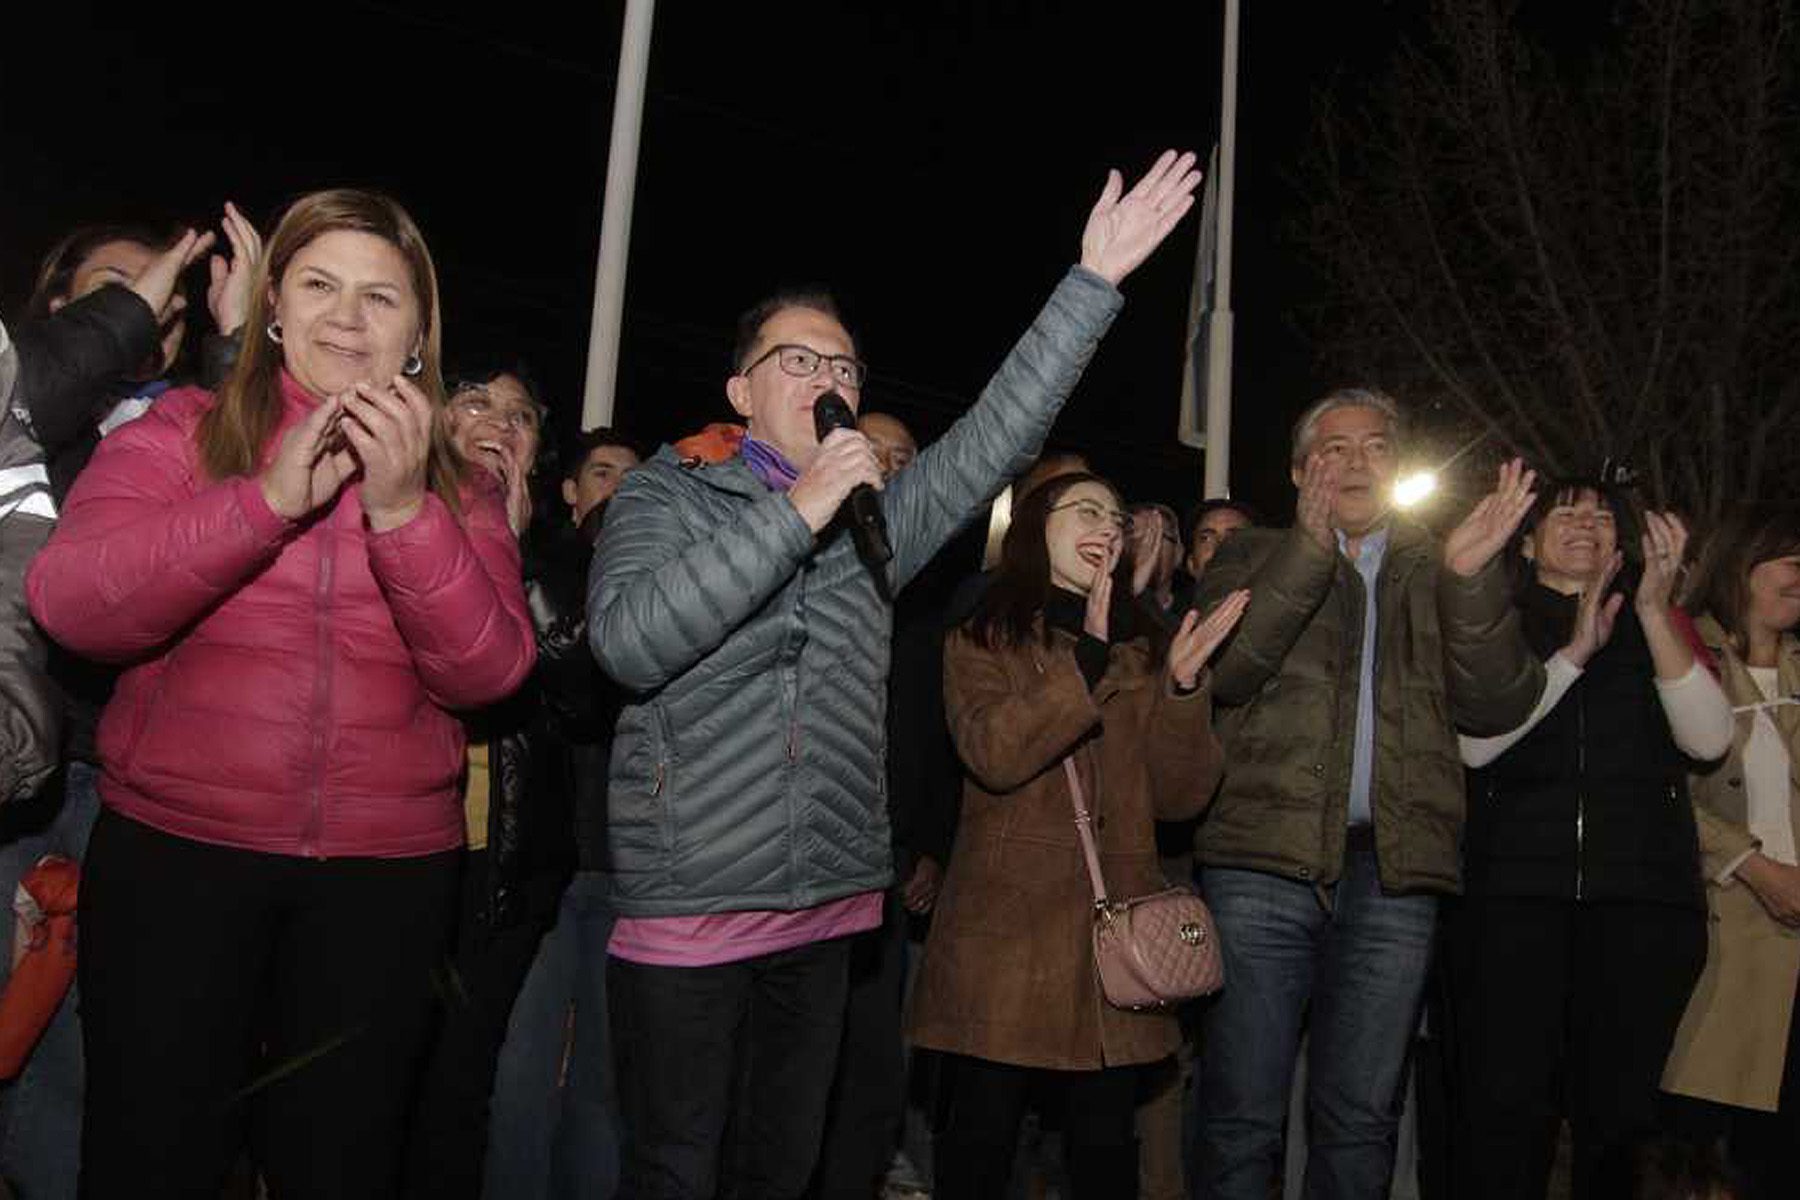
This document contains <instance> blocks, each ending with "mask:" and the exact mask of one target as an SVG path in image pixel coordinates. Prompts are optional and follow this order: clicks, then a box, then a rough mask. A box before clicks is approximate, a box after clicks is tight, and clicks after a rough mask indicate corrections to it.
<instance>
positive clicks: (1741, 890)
mask: <svg viewBox="0 0 1800 1200" xmlns="http://www.w3.org/2000/svg"><path fill="white" fill-rule="evenodd" d="M1692 600H1693V607H1694V608H1695V609H1696V610H1697V611H1700V612H1703V613H1704V614H1705V615H1704V616H1703V617H1701V619H1700V620H1699V621H1698V622H1696V625H1697V629H1698V633H1699V636H1700V640H1701V641H1702V642H1704V643H1705V644H1706V646H1707V647H1708V648H1709V649H1710V650H1711V651H1712V653H1713V655H1714V658H1715V660H1716V661H1717V663H1718V667H1719V671H1720V675H1721V682H1722V683H1723V685H1724V688H1725V694H1726V696H1727V697H1728V698H1729V699H1730V701H1731V704H1732V706H1733V711H1734V714H1735V716H1736V722H1737V731H1736V734H1735V736H1734V737H1733V739H1732V747H1731V753H1730V754H1729V755H1728V756H1727V757H1726V758H1725V759H1724V760H1723V761H1722V762H1720V763H1719V764H1717V766H1716V767H1715V768H1714V769H1711V770H1709V771H1707V772H1706V773H1705V774H1702V775H1698V776H1696V777H1695V778H1694V780H1693V789H1692V791H1693V798H1694V805H1695V815H1696V818H1697V823H1698V826H1699V832H1700V848H1701V854H1702V857H1703V859H1704V868H1705V871H1706V875H1707V884H1708V886H1707V897H1708V907H1709V909H1710V918H1711V919H1710V921H1709V923H1708V948H1707V959H1706V969H1705V971H1704V973H1703V974H1702V975H1701V977H1700V982H1699V984H1698V985H1697V986H1696V987H1695V989H1694V994H1693V998H1692V999H1691V1000H1690V1001H1689V1002H1688V1008H1687V1013H1686V1015H1685V1016H1684V1017H1683V1018H1682V1022H1681V1027H1680V1029H1679V1030H1678V1031H1677V1033H1676V1035H1675V1048H1674V1051H1673V1053H1672V1054H1671V1055H1670V1057H1669V1063H1668V1067H1667V1069H1666V1071H1665V1072H1664V1074H1663V1089H1664V1091H1666V1092H1668V1093H1670V1096H1671V1105H1670V1107H1671V1111H1672V1117H1673V1121H1674V1124H1675V1125H1676V1127H1677V1128H1679V1129H1680V1130H1681V1131H1682V1132H1684V1133H1686V1134H1688V1135H1690V1136H1693V1137H1695V1138H1697V1139H1700V1140H1703V1141H1707V1142H1715V1143H1716V1142H1719V1141H1721V1140H1722V1141H1723V1143H1724V1145H1725V1148H1726V1151H1727V1156H1728V1158H1729V1159H1730V1161H1731V1162H1732V1163H1733V1165H1734V1166H1735V1167H1736V1168H1737V1169H1738V1170H1739V1171H1740V1172H1741V1173H1742V1174H1743V1175H1744V1176H1745V1177H1746V1180H1747V1182H1749V1183H1750V1184H1751V1186H1752V1188H1753V1191H1752V1193H1751V1195H1752V1196H1756V1197H1766V1198H1767V1200H1777V1198H1786V1197H1793V1196H1800V1048H1797V1047H1796V1044H1795V1041H1796V1039H1795V1033H1796V1022H1795V1021H1794V1019H1793V1018H1794V1007H1795V1005H1794V998H1795V991H1796V987H1797V986H1800V867H1796V866H1795V858H1796V855H1795V846H1796V843H1797V841H1800V640H1797V639H1796V638H1795V636H1794V633H1793V630H1794V628H1795V627H1796V625H1800V513H1797V512H1795V511H1794V510H1791V509H1789V510H1783V509H1775V508H1757V509H1747V510H1745V511H1743V512H1740V513H1738V514H1736V515H1735V516H1734V518H1733V520H1732V521H1731V522H1729V523H1728V524H1727V525H1726V527H1725V528H1722V529H1721V530H1720V531H1719V533H1718V535H1717V536H1716V538H1715V540H1714V541H1713V543H1712V544H1711V546H1710V547H1709V551H1708V554H1707V556H1706V562H1705V564H1704V568H1703V571H1702V574H1701V576H1700V578H1699V579H1698V580H1696V583H1695V588H1694V595H1693V597H1692Z"/></svg>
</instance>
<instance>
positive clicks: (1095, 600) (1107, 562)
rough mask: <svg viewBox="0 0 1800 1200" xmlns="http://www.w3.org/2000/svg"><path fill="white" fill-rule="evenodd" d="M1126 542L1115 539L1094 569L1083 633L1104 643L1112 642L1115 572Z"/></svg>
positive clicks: (1082, 627)
mask: <svg viewBox="0 0 1800 1200" xmlns="http://www.w3.org/2000/svg"><path fill="white" fill-rule="evenodd" d="M1124 545H1125V540H1124V539H1123V538H1114V539H1113V540H1112V543H1111V545H1109V546H1108V547H1107V550H1106V558H1105V559H1104V560H1102V561H1101V563H1100V565H1099V566H1097V567H1095V568H1094V582H1093V584H1092V586H1090V587H1089V588H1088V594H1087V615H1086V617H1085V619H1083V621H1082V623H1081V629H1082V632H1083V633H1088V634H1092V635H1093V636H1094V637H1097V638H1099V639H1100V640H1101V641H1103V642H1110V641H1111V640H1112V638H1111V637H1110V636H1108V625H1107V618H1108V616H1109V615H1110V614H1111V613H1112V594H1113V570H1114V568H1116V567H1117V566H1118V565H1119V551H1120V550H1121V549H1123V547H1124Z"/></svg>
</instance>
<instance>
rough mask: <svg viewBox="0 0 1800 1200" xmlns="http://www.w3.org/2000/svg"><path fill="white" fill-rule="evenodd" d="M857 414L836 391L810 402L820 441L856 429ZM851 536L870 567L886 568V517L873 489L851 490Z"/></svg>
mask: <svg viewBox="0 0 1800 1200" xmlns="http://www.w3.org/2000/svg"><path fill="white" fill-rule="evenodd" d="M855 428H856V414H855V413H853V412H851V411H850V406H849V405H848V404H847V403H845V402H844V398H843V397H842V396H840V395H838V394H837V393H836V392H826V393H825V394H824V395H822V396H820V397H819V398H818V399H817V400H815V401H813V431H814V432H815V433H817V434H818V435H819V440H820V441H821V442H822V441H824V440H825V435H826V434H828V433H830V432H831V431H832V430H834V429H855ZM849 505H850V536H852V537H854V538H855V539H856V552H857V553H858V554H860V555H861V556H862V560H863V561H864V562H866V563H868V564H869V565H870V566H871V567H883V566H886V565H887V564H888V563H889V562H890V561H891V560H892V559H893V557H894V548H893V547H892V546H890V545H888V534H887V518H886V517H884V516H882V515H881V498H880V497H879V496H877V495H876V494H875V489H874V488H872V487H870V486H869V485H868V484H866V483H859V484H857V485H856V486H855V487H853V488H851V489H850V500H849Z"/></svg>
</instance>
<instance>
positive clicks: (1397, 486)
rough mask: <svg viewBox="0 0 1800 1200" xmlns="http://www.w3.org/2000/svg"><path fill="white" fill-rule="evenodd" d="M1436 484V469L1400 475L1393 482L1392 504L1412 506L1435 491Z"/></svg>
mask: <svg viewBox="0 0 1800 1200" xmlns="http://www.w3.org/2000/svg"><path fill="white" fill-rule="evenodd" d="M1437 485H1438V477H1437V472H1436V471H1414V472H1413V473H1412V474H1410V475H1404V476H1401V478H1400V479H1398V480H1397V481H1395V483H1394V504H1395V505H1396V506H1398V507H1400V508H1412V507H1413V506H1415V505H1417V504H1421V503H1423V502H1424V501H1425V499H1426V497H1428V496H1430V495H1431V493H1433V492H1435V491H1436V490H1437Z"/></svg>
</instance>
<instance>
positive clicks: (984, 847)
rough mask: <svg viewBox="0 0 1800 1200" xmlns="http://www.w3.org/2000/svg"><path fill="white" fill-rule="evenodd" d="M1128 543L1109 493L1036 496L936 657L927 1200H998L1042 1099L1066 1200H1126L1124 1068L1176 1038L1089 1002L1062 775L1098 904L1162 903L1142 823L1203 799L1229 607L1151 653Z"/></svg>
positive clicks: (918, 1027) (1085, 486)
mask: <svg viewBox="0 0 1800 1200" xmlns="http://www.w3.org/2000/svg"><path fill="white" fill-rule="evenodd" d="M1126 524H1127V522H1126V518H1125V514H1124V510H1123V508H1122V506H1121V504H1120V501H1119V496H1118V493H1116V492H1115V491H1114V490H1113V489H1112V488H1111V487H1110V486H1109V485H1108V484H1107V483H1105V482H1104V481H1103V480H1101V479H1098V478H1096V477H1094V476H1092V475H1066V476H1062V477H1060V478H1058V479H1056V480H1053V481H1052V482H1050V483H1047V484H1045V485H1043V486H1042V487H1040V488H1038V489H1037V490H1035V491H1033V492H1032V493H1031V494H1030V495H1029V496H1028V497H1027V498H1026V499H1025V500H1024V501H1023V502H1022V503H1021V504H1020V506H1019V511H1018V512H1017V514H1016V515H1015V517H1014V520H1013V524H1012V527H1011V529H1010V530H1009V531H1008V533H1007V536H1006V542H1005V547H1004V550H1003V553H1002V557H1001V563H1000V568H999V571H998V573H997V575H996V577H995V579H994V580H993V582H992V583H991V584H990V585H989V587H988V590H987V592H986V594H985V595H984V596H983V597H982V600H981V602H980V604H979V606H978V607H977V609H976V612H975V615H974V616H973V617H972V618H971V619H970V621H969V623H968V624H967V625H966V626H964V627H963V628H962V629H960V630H958V631H956V632H954V633H953V634H952V635H951V636H950V638H949V640H948V643H947V644H946V647H945V652H944V698H945V705H946V711H947V714H948V716H949V720H950V729H951V733H952V734H953V735H954V737H955V740H956V745H957V749H958V751H959V752H960V753H961V755H962V758H963V762H964V763H965V765H966V766H967V767H968V771H969V782H968V785H967V787H966V788H965V790H964V798H963V814H962V820H961V824H960V826H959V828H958V830H957V837H956V848H955V851H954V852H953V854H952V856H951V859H950V866H949V869H948V871H947V872H946V875H945V879H944V887H943V891H942V893H941V895H940V897H939V900H938V903H937V908H936V911H935V913H934V915H933V919H932V930H931V938H930V941H929V942H928V943H927V945H926V948H925V961H924V965H923V967H922V968H921V971H920V976H919V981H918V984H917V985H916V988H915V991H914V995H913V1006H912V1012H911V1015H910V1020H909V1033H910V1036H911V1038H912V1040H913V1042H914V1043H915V1044H916V1045H920V1046H927V1047H930V1048H932V1049H935V1050H940V1051H944V1052H946V1055H947V1060H946V1063H945V1071H944V1075H943V1082H942V1085H941V1087H942V1096H941V1099H942V1105H941V1108H942V1112H943V1114H944V1116H943V1119H942V1121H941V1123H940V1128H939V1130H938V1142H937V1145H938V1150H937V1154H936V1180H935V1185H934V1190H933V1195H934V1196H936V1197H938V1200H962V1198H965V1197H967V1198H971V1200H974V1198H979V1200H992V1198H993V1197H996V1196H1002V1195H1005V1194H1006V1190H1007V1189H1006V1183H1007V1176H1008V1173H1009V1170H1010V1167H1011V1164H1012V1159H1013V1154H1014V1144H1015V1142H1016V1141H1017V1137H1018V1128H1019V1121H1020V1118H1021V1116H1022V1115H1023V1112H1024V1107H1025V1102H1026V1097H1027V1094H1028V1092H1029V1093H1032V1094H1038V1093H1040V1092H1041V1091H1042V1090H1043V1085H1046V1084H1048V1085H1050V1089H1049V1090H1050V1094H1052V1095H1054V1096H1056V1097H1058V1098H1060V1100H1061V1102H1062V1105H1063V1108H1064V1110H1065V1111H1066V1113H1067V1117H1066V1119H1065V1121H1064V1125H1063V1142H1064V1146H1065V1149H1066V1152H1067V1158H1068V1165H1069V1176H1070V1182H1071V1185H1072V1189H1073V1194H1074V1197H1075V1200H1087V1198H1089V1197H1094V1198H1096V1200H1100V1198H1104V1200H1117V1198H1119V1197H1135V1196H1136V1195H1137V1185H1136V1181H1137V1149H1136V1144H1135V1142H1134V1141H1133V1140H1132V1123H1133V1111H1134V1107H1135V1099H1136V1085H1137V1072H1136V1068H1137V1067H1138V1066H1139V1065H1140V1064H1143V1063H1148V1062H1154V1061H1156V1060H1157V1059H1160V1058H1163V1057H1164V1056H1166V1055H1168V1054H1170V1053H1172V1052H1173V1051H1174V1049H1175V1046H1176V1043H1177V1041H1178V1039H1179V1033H1178V1031H1177V1028H1176V1023H1175V1018H1174V1017H1173V1016H1172V1015H1170V1014H1168V1013H1162V1012H1127V1011H1123V1010H1121V1009H1117V1008H1114V1007H1112V1006H1111V1005H1109V1004H1108V1003H1107V1002H1106V1000H1105V998H1104V997H1103V996H1102V994H1101V992H1100V988H1099V985H1098V983H1097V982H1096V980H1095V978H1094V966H1093V960H1092V950H1091V946H1090V932H1089V931H1090V928H1091V925H1092V922H1093V905H1094V896H1093V891H1092V889H1091V887H1090V885H1089V881H1088V876H1087V873H1086V869H1085V867H1084V864H1083V857H1082V850H1081V843H1080V840H1079V835H1078V833H1077V830H1076V826H1075V812H1074V807H1073V804H1072V801H1071V794H1070V787H1069V784H1068V782H1067V778H1066V772H1065V771H1064V769H1063V767H1062V762H1063V760H1064V759H1065V758H1072V759H1073V762H1074V765H1075V768H1076V771H1077V774H1078V775H1079V777H1080V779H1081V781H1082V790H1083V791H1084V792H1085V793H1086V795H1085V799H1086V802H1087V806H1088V808H1089V810H1090V812H1092V814H1093V822H1092V825H1091V828H1092V830H1093V833H1094V838H1095V841H1096V843H1097V845H1098V848H1099V853H1100V860H1101V864H1102V870H1103V872H1104V874H1105V877H1106V884H1107V889H1108V892H1109V893H1110V894H1111V895H1114V896H1118V897H1129V896H1137V895H1142V894H1144V893H1147V892H1154V891H1159V890H1161V889H1162V888H1164V887H1166V886H1167V885H1166V884H1165V883H1164V882H1163V879H1162V875H1161V871H1160V869H1159V867H1158V864H1157V857H1156V842H1155V836H1154V831H1153V822H1154V820H1155V818H1157V817H1166V818H1180V817H1187V816H1192V815H1194V814H1195V813H1197V812H1199V810H1200V808H1201V807H1202V806H1203V805H1204V804H1205V803H1206V801H1207V800H1208V798H1209V797H1210V796H1211V794H1212V790H1213V787H1214V785H1215V784H1216V783H1217V781H1218V777H1219V768H1220V751H1219V743H1218V739H1217V738H1216V737H1215V736H1214V735H1213V731H1212V718H1211V703H1210V694H1209V690H1208V688H1207V686H1206V677H1205V672H1204V665H1205V662H1206V659H1207V658H1208V656H1210V655H1211V653H1212V651H1213V650H1214V649H1215V648H1216V647H1217V646H1218V644H1219V642H1220V641H1221V640H1223V638H1224V637H1225V635H1226V634H1227V633H1228V632H1230V630H1231V628H1232V626H1233V625H1235V624H1236V622H1237V618H1238V616H1239V615H1240V614H1241V613H1242V611H1243V606H1244V602H1245V599H1246V598H1247V597H1245V596H1242V595H1240V596H1238V597H1234V598H1233V599H1231V600H1228V601H1227V602H1226V603H1225V604H1221V605H1220V606H1219V607H1218V608H1217V609H1216V610H1215V611H1214V614H1213V615H1212V616H1209V617H1208V618H1207V619H1206V620H1205V621H1201V620H1200V619H1199V617H1198V615H1197V614H1195V613H1192V612H1190V613H1188V614H1187V615H1186V616H1185V617H1184V618H1183V620H1182V622H1181V625H1180V627H1179V628H1178V629H1177V630H1176V631H1175V632H1174V634H1173V637H1172V639H1170V638H1168V637H1167V635H1166V634H1165V635H1163V636H1161V637H1159V636H1158V635H1157V632H1156V630H1157V625H1156V623H1155V622H1154V621H1153V620H1151V619H1150V618H1149V617H1148V616H1147V615H1142V614H1141V612H1140V610H1136V609H1134V608H1133V607H1132V606H1131V605H1130V603H1129V602H1122V603H1120V604H1119V605H1116V606H1115V605H1114V604H1113V603H1112V596H1113V589H1114V580H1115V576H1116V573H1117V567H1118V562H1119V553H1120V547H1121V545H1122V542H1123V534H1124V531H1125V527H1126ZM1119 591H1120V594H1124V593H1125V591H1126V588H1125V587H1120V588H1119ZM1165 641H1166V643H1167V644H1166V646H1165V645H1162V644H1160V643H1163V642H1165Z"/></svg>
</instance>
